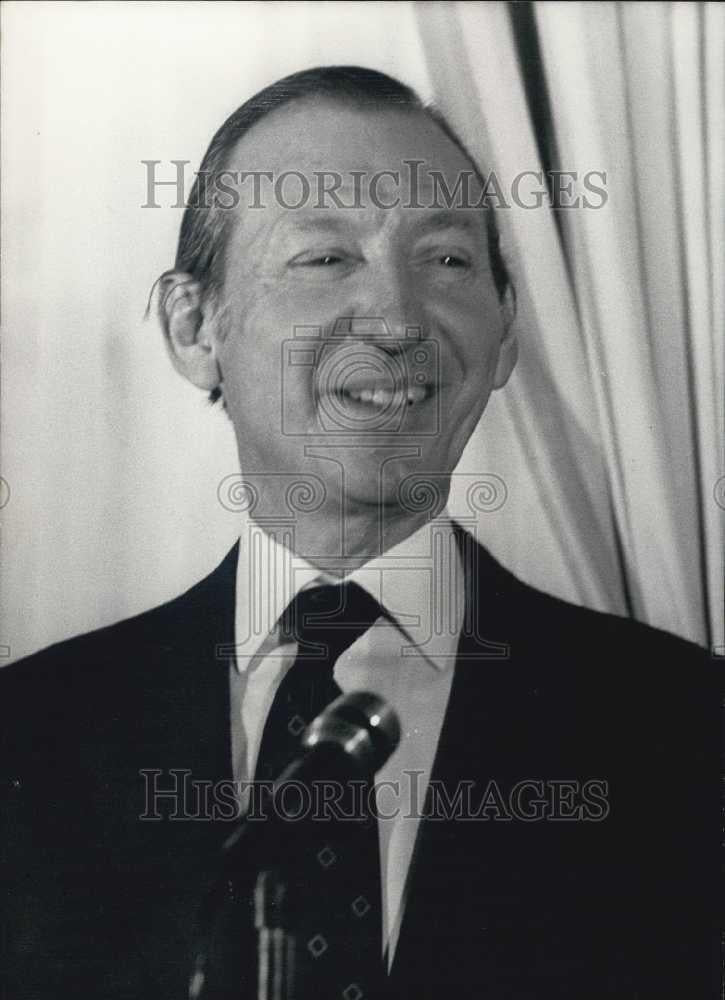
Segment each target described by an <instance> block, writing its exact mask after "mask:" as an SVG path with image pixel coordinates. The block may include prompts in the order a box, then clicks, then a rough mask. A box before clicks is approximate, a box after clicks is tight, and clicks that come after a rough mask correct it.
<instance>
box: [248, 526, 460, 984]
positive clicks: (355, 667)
mask: <svg viewBox="0 0 725 1000" xmlns="http://www.w3.org/2000/svg"><path fill="white" fill-rule="evenodd" d="M292 530H293V529H292V528H291V527H290V526H285V525H282V526H280V525H277V526H269V525H265V527H264V528H261V527H260V526H259V525H258V524H256V523H255V522H252V521H251V520H250V521H248V522H247V525H246V527H245V530H244V531H242V534H241V538H240V548H239V563H238V568H237V598H236V620H235V652H236V662H235V663H233V664H232V665H231V670H230V687H231V716H232V717H231V731H232V755H233V765H234V777H235V780H236V781H239V782H242V783H244V782H249V781H250V780H251V779H252V778H253V776H254V770H255V765H256V761H257V755H258V752H259V746H260V743H261V739H262V732H263V729H264V723H265V721H266V718H267V714H268V713H269V710H270V707H271V705H272V701H273V700H274V695H275V692H276V690H277V687H278V685H279V684H280V682H281V680H282V678H283V677H284V675H285V673H286V672H287V670H289V668H290V667H291V666H292V664H293V662H294V660H295V656H296V651H297V646H296V644H294V643H293V644H286V645H280V644H279V639H278V637H277V628H276V626H277V622H278V621H279V618H280V616H281V614H282V612H283V611H284V610H285V608H286V607H287V605H288V604H289V602H290V601H291V600H292V599H293V598H294V597H295V596H296V594H297V593H298V592H299V591H300V590H302V589H303V588H304V587H306V586H310V585H311V584H313V583H317V584H322V583H330V582H332V583H339V582H340V580H339V579H336V578H331V577H329V576H328V575H327V574H325V573H323V572H321V571H320V570H319V569H318V568H316V567H314V566H312V565H311V564H310V563H308V562H307V561H306V560H304V559H302V558H301V557H299V556H297V555H295V554H294V553H293V552H292V550H291V548H290V544H291V540H292V539H291V531H292ZM345 579H347V580H352V581H354V582H355V583H357V584H359V585H360V586H361V587H364V588H365V590H367V591H368V592H369V593H370V594H371V595H372V596H373V597H374V598H375V599H376V600H377V601H379V603H380V604H381V605H383V606H384V607H385V609H386V611H387V612H388V613H389V614H390V616H391V617H392V618H393V619H394V620H395V624H393V622H390V621H388V620H386V619H385V618H383V617H381V618H379V619H378V620H377V621H376V622H375V624H374V625H373V626H372V627H371V628H370V629H368V631H367V632H366V633H365V634H364V635H363V636H361V637H360V638H359V639H358V640H357V641H356V642H354V643H353V644H352V645H351V646H350V647H349V649H347V650H346V651H345V652H344V653H343V654H342V655H341V656H340V657H339V658H338V660H337V662H336V663H335V668H334V678H335V681H336V683H337V685H338V686H339V687H340V689H341V690H342V691H343V692H344V693H348V692H351V691H356V690H365V691H372V692H374V693H375V694H378V695H379V696H380V697H381V698H383V699H385V701H386V702H388V703H389V704H391V705H392V706H393V708H395V710H396V712H397V713H398V716H399V718H400V724H401V731H402V735H401V740H400V744H399V746H398V748H397V750H396V751H395V752H394V753H393V754H392V756H391V757H390V758H389V760H388V761H387V763H386V764H385V765H384V766H383V767H382V768H381V769H380V771H379V772H378V773H377V775H376V778H375V784H376V790H377V803H378V811H379V822H378V828H379V831H380V856H381V864H382V879H381V881H382V887H383V950H384V951H385V950H386V949H387V959H388V964H389V965H390V964H391V963H392V960H393V955H394V952H395V947H396V945H397V941H398V935H399V931H400V924H401V920H402V916H403V910H404V905H405V892H406V882H407V878H408V872H409V868H410V863H411V858H412V856H413V849H414V846H415V839H416V835H417V832H418V816H417V815H414V814H413V813H414V812H420V810H421V809H422V807H423V802H424V799H425V793H426V789H427V787H428V781H429V779H430V774H431V769H432V766H433V759H434V756H435V752H436V748H437V745H438V738H439V736H440V731H441V726H442V723H443V717H444V715H445V711H446V706H447V704H448V696H449V694H450V689H451V682H452V679H453V667H454V664H455V657H456V650H457V648H458V638H459V635H460V631H461V627H462V623H463V614H464V606H463V594H464V588H463V570H462V566H461V560H460V555H459V553H458V547H457V544H456V539H455V535H454V533H453V528H452V526H451V523H450V519H449V517H448V514H447V512H444V513H443V514H442V515H441V516H440V517H439V518H437V519H436V520H435V521H434V522H432V523H431V524H428V525H425V526H423V527H422V528H420V529H419V530H418V531H416V532H415V533H414V534H412V535H410V536H409V537H408V538H406V539H405V540H404V541H402V542H400V543H399V544H398V545H396V546H394V547H393V548H391V549H389V550H388V551H387V552H386V553H385V554H384V555H382V556H380V557H377V558H375V559H371V560H370V562H368V563H366V564H365V565H364V566H363V567H361V568H360V569H357V570H355V571H354V572H352V573H350V574H349V575H348V576H347V577H345ZM411 799H412V802H411ZM416 802H417V809H416Z"/></svg>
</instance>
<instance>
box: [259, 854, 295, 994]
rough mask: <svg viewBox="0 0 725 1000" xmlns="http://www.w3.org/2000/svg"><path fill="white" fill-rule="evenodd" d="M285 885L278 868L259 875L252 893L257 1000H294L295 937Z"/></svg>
mask: <svg viewBox="0 0 725 1000" xmlns="http://www.w3.org/2000/svg"><path fill="white" fill-rule="evenodd" d="M286 904H287V885H286V883H285V881H284V879H283V877H282V874H281V872H280V870H279V869H278V868H268V869H266V870H263V871H260V873H259V875H258V876H257V884H256V886H255V890H254V924H255V927H256V928H257V935H258V936H257V955H258V964H257V968H258V978H257V1000H294V993H295V988H294V987H295V972H296V969H295V936H294V934H293V933H292V931H291V929H290V928H289V927H288V923H289V921H288V914H287V905H286Z"/></svg>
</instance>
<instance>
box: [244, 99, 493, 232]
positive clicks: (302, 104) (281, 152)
mask: <svg viewBox="0 0 725 1000" xmlns="http://www.w3.org/2000/svg"><path fill="white" fill-rule="evenodd" d="M226 167H227V169H228V170H229V171H232V172H234V173H236V174H237V182H238V183H239V182H240V181H242V180H243V183H242V184H241V188H240V193H241V202H240V207H241V208H245V207H246V208H254V209H256V210H257V211H261V210H263V209H269V208H271V209H273V210H276V211H280V210H281V211H299V210H302V209H305V210H308V209H310V208H311V207H312V208H319V209H320V210H321V211H323V212H324V211H326V210H334V209H336V208H337V209H340V208H347V209H354V210H357V209H364V208H369V209H370V210H378V211H385V210H386V209H387V210H392V209H393V208H398V207H400V208H403V209H405V208H409V207H410V208H413V209H416V210H417V209H418V207H419V206H420V207H421V208H422V207H424V206H425V207H427V206H431V205H433V206H434V207H444V206H445V204H446V201H447V200H450V198H451V196H453V207H454V209H455V208H456V207H458V206H460V205H463V204H464V201H465V203H466V205H467V206H469V207H470V204H471V203H474V202H475V201H476V199H477V198H478V196H479V195H480V193H481V190H482V186H481V183H480V178H479V176H478V174H477V172H476V169H475V167H474V165H473V164H472V163H471V161H470V159H469V158H468V157H467V156H466V154H465V153H464V152H463V150H461V149H460V148H459V147H458V146H457V145H456V143H455V142H453V141H452V140H451V139H450V138H449V137H448V136H447V135H446V134H445V132H444V131H443V130H442V129H441V128H440V126H439V125H438V124H437V123H436V122H435V121H434V120H433V119H432V118H431V117H430V116H428V115H427V114H426V113H425V112H423V111H419V110H417V109H405V108H401V109H397V108H368V107H364V108H360V107H356V106H348V105H346V104H343V103H342V102H338V101H335V100H331V99H330V98H322V99H319V100H315V99H314V98H304V99H300V100H297V101H293V102H291V103H290V104H288V105H286V106H284V107H282V108H279V109H277V110H276V111H274V112H271V113H270V114H269V115H268V116H267V117H265V118H264V119H262V121H260V122H258V123H257V124H256V125H254V126H253V127H252V128H251V129H250V130H249V132H248V133H247V134H246V135H245V136H243V137H242V138H241V139H240V140H239V142H238V143H237V145H236V147H235V148H234V150H233V151H232V152H231V154H230V155H229V157H228V160H227V163H226Z"/></svg>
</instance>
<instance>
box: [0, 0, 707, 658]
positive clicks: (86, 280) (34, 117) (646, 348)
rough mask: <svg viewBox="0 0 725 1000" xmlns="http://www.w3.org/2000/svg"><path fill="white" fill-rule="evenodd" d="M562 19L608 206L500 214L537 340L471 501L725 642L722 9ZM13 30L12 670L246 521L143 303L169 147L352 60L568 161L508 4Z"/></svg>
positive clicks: (292, 11) (99, 15)
mask: <svg viewBox="0 0 725 1000" xmlns="http://www.w3.org/2000/svg"><path fill="white" fill-rule="evenodd" d="M535 8H536V25H537V28H538V32H539V39H540V46H541V53H542V57H543V64H544V70H545V75H546V84H547V87H548V90H549V96H550V101H551V107H552V116H553V124H554V131H555V135H556V141H557V149H558V160H559V162H558V163H557V166H559V168H560V169H563V170H577V171H579V172H580V173H583V172H586V171H587V170H606V171H607V176H608V184H607V190H608V195H609V198H608V202H607V205H606V206H605V207H604V208H602V209H601V210H598V211H589V212H586V211H571V212H570V213H568V214H567V215H566V218H565V219H563V220H561V221H562V223H563V225H562V226H561V227H560V228H559V227H557V223H556V220H555V218H554V214H553V213H552V212H551V210H549V209H547V208H542V209H540V210H535V211H526V210H519V209H516V208H512V209H511V210H510V211H506V212H499V213H498V214H499V217H500V218H501V226H502V229H503V232H504V242H505V246H506V249H507V251H508V252H509V255H510V257H511V259H512V262H513V268H514V273H515V279H516V284H517V288H518V297H519V318H518V325H519V333H520V340H521V361H520V365H519V369H518V371H517V373H516V374H515V376H514V378H513V379H512V382H511V383H510V385H509V387H507V389H506V390H504V392H502V393H499V394H497V396H496V397H495V399H494V401H493V402H492V404H491V407H490V409H489V411H487V413H486V415H485V416H484V419H483V422H482V425H481V428H480V429H479V431H478V432H477V434H476V435H475V437H474V439H473V440H472V442H471V444H470V446H469V448H468V449H467V452H466V455H465V456H464V460H463V462H462V463H461V466H460V468H459V470H458V473H459V475H458V477H457V478H456V483H455V489H454V497H453V502H452V508H453V510H454V513H457V514H458V515H460V516H461V517H462V518H463V519H464V520H465V521H466V523H473V522H474V521H475V522H477V529H478V532H479V536H480V538H481V540H482V541H483V542H484V543H485V544H487V545H488V546H489V547H490V548H491V549H492V551H493V552H494V553H495V554H496V555H497V556H498V557H499V558H500V559H501V560H502V561H503V562H504V563H505V564H506V565H508V566H509V567H510V568H511V569H513V570H514V571H515V572H517V573H518V574H519V575H520V576H522V577H523V578H524V579H526V580H528V581H530V582H531V583H533V584H535V585H537V586H540V587H542V588H544V589H546V590H549V591H551V592H554V593H556V594H559V595H560V596H562V597H565V598H567V599H570V600H573V601H576V602H578V603H582V604H587V605H590V606H592V607H597V608H602V609H605V610H612V611H617V612H619V613H631V614H633V615H635V617H637V618H640V619H642V620H644V621H648V622H651V623H653V624H656V625H660V626H662V627H666V628H669V629H670V630H672V631H674V632H677V633H679V634H682V635H685V636H688V637H689V638H692V639H695V640H697V641H699V642H701V643H703V644H707V643H711V644H713V645H718V646H722V644H723V637H722V625H721V615H720V610H719V609H720V607H721V602H722V572H721V570H722V564H721V552H722V522H721V520H720V518H721V516H722V510H721V507H720V506H718V501H719V503H720V505H725V499H724V497H725V490H723V480H722V479H721V477H722V476H723V473H724V472H725V468H724V465H723V461H722V456H721V454H720V451H719V440H720V437H719V430H720V427H721V423H722V411H721V388H722V360H721V349H720V343H719V337H720V335H721V332H722V329H723V318H724V317H723V226H724V225H725V221H724V212H723V207H724V206H723V179H724V178H723V149H724V148H725V144H724V141H723V140H724V135H723V132H724V124H723V102H722V94H723V92H725V88H724V81H723V51H724V49H723V40H724V39H723V35H724V29H723V9H722V8H721V7H719V6H717V5H710V6H707V5H704V6H701V5H698V4H693V5H683V6H679V5H675V6H672V5H668V4H647V5H636V4H632V5H629V4H623V5H618V4H603V5H593V4H575V3H567V4H561V5H559V4H536V5H535ZM645 36H646V39H647V41H646V44H642V38H643V37H645ZM3 39H4V43H3V106H2V120H3V137H2V138H3V142H2V168H3V169H2V195H3V222H2V227H3V229H2V246H3V275H2V301H3V342H2V436H1V438H0V444H1V449H2V450H1V457H0V474H2V477H3V479H4V482H5V486H4V487H3V491H2V492H0V504H3V506H2V510H1V511H0V517H1V518H2V550H3V562H2V577H1V584H2V593H1V598H2V627H1V630H0V657H2V660H0V662H2V661H3V660H4V662H9V661H10V660H12V659H15V658H17V657H19V656H22V655H24V654H26V653H28V652H31V651H32V650H34V649H38V648H40V647H41V646H44V645H47V644H48V643H49V642H53V641H56V640H58V639H61V638H64V637H66V636H69V635H72V634H75V633H78V632H81V631H85V630H87V629H90V628H93V627H96V626H99V625H103V624H107V623H109V622H111V621H114V620H117V619H119V618H121V617H124V616H126V615H128V614H132V613H135V612H138V611H141V610H143V609H144V608H147V607H149V606H151V605H153V604H154V603H158V602H159V601H162V600H165V599H168V598H170V597H172V596H174V595H175V594H177V593H179V592H180V591H181V590H182V589H184V588H185V587H186V586H188V585H190V584H192V583H193V582H194V581H195V580H196V579H198V578H199V577H200V576H201V575H202V574H203V573H205V572H207V571H208V570H209V569H211V568H212V567H213V566H214V565H215V564H216V562H217V561H218V560H219V558H220V557H221V555H222V554H223V553H224V552H225V551H226V548H227V547H228V545H230V544H231V542H232V541H233V539H234V537H235V536H236V534H237V533H238V531H239V515H238V514H236V513H234V512H233V510H229V509H228V508H229V507H230V506H232V507H233V504H228V503H227V504H226V505H225V503H223V502H220V498H219V487H220V483H222V481H223V480H224V479H225V477H227V476H229V475H230V474H233V473H235V472H236V470H237V465H236V456H235V450H234V445H233V439H232V434H231V430H230V427H229V425H228V422H227V421H226V418H225V417H224V416H223V414H222V413H221V412H219V411H217V410H212V409H210V408H209V407H208V406H207V405H206V403H205V401H204V400H203V398H202V397H201V396H200V394H198V393H197V392H196V391H195V390H193V389H192V388H191V387H190V386H187V385H186V384H185V383H183V382H182V381H181V380H180V379H179V378H178V377H177V376H176V375H175V374H174V373H173V372H172V370H171V367H170V364H169V363H168V361H167V358H166V357H165V353H164V348H163V344H162V339H161V334H160V332H159V330H158V329H157V328H156V325H155V324H154V323H153V322H149V323H144V322H143V319H142V317H143V312H144V308H145V305H146V298H147V294H148V290H149V288H150V286H151V284H152V283H153V281H154V279H155V277H156V276H157V275H158V274H159V273H160V272H161V271H163V270H164V269H165V268H166V267H168V266H170V264H171V263H172V262H173V257H174V250H175V240H176V234H177V231H178V226H179V223H180V220H181V211H180V210H179V209H174V208H172V207H170V206H171V205H173V199H172V198H171V197H167V198H164V197H163V196H162V194H161V193H160V194H159V198H158V200H159V202H160V203H161V205H162V206H163V207H161V208H158V209H144V208H142V207H141V206H142V205H143V204H144V202H145V201H146V171H145V168H144V167H143V165H142V162H141V161H143V160H159V161H162V164H166V165H167V168H166V169H167V172H166V175H165V176H166V177H167V178H168V179H172V177H173V171H172V168H171V166H170V161H171V160H189V161H191V162H190V165H189V166H188V168H187V178H188V183H187V189H188V187H189V186H190V184H191V181H192V179H193V178H192V171H193V170H194V169H196V168H197V167H198V164H199V162H200V159H201V156H202V155H203V152H204V149H205V148H206V144H207V143H208V140H209V138H210V137H211V135H212V133H213V132H214V131H215V129H216V128H217V126H218V125H219V124H220V123H221V121H222V120H223V119H224V118H225V117H226V116H227V114H229V112H230V111H231V110H233V109H234V108H235V107H236V106H237V105H238V104H240V103H241V102H242V101H243V100H245V99H246V98H247V97H248V96H250V95H251V94H252V93H253V92H254V91H255V90H257V89H259V88H260V87H261V86H263V85H265V84H267V83H269V82H271V81H272V80H274V79H276V78H278V77H280V76H282V75H284V74H285V73H288V72H292V71H294V70H297V69H302V68H304V67H307V66H313V65H317V64H323V63H340V62H346V63H360V64H363V65H368V66H372V67H375V68H378V69H381V70H383V71H386V72H389V73H392V74H393V75H395V76H398V77H400V78H402V79H404V80H405V81H406V82H409V83H410V84H412V85H413V86H414V87H416V88H417V89H418V90H419V91H420V92H421V93H422V95H423V96H424V97H434V98H435V99H436V101H437V102H438V103H439V104H440V106H441V107H442V108H443V109H444V110H445V111H446V112H447V113H448V114H449V115H450V117H451V119H452V120H453V122H454V124H455V125H456V127H457V128H458V129H459V130H460V132H461V133H462V134H463V136H464V138H465V139H466V141H467V143H468V144H469V146H470V148H471V149H472V151H473V152H474V154H475V155H476V156H478V157H479V158H480V160H481V163H482V165H484V167H485V169H495V170H496V172H497V174H498V175H499V176H500V177H509V178H510V177H512V176H515V175H516V174H517V173H519V172H521V171H523V170H537V169H539V152H538V149H537V143H536V139H535V135H534V131H533V129H532V126H531V124H530V118H529V113H528V110H527V104H526V97H525V90H524V86H523V83H522V77H521V73H520V68H519V63H518V61H517V54H516V45H515V38H514V35H513V32H512V29H511V24H510V20H509V13H508V8H507V5H505V4H497V3H493V4H474V3H469V4H423V5H420V6H415V5H412V4H407V3H397V4H383V3H381V4H375V3H372V4H355V3H345V4H337V3H333V4H307V3H300V4H271V3H270V4H250V3H229V4H222V3H220V4H217V3H206V4H198V3H175V4H164V3H146V4H132V3H106V4H81V3H67V4H66V3H59V4H46V3H36V4H20V3H8V4H6V5H5V7H4V12H3ZM162 169H163V168H162V167H159V177H161V176H162V173H161V171H162ZM160 190H161V191H163V190H164V189H160ZM167 190H170V189H167ZM522 190H525V189H522ZM481 482H483V483H488V484H489V486H490V490H489V493H488V494H487V495H486V494H485V493H484V494H481V495H480V496H479V502H478V503H477V504H475V505H473V507H472V506H471V492H470V489H469V487H470V486H471V485H472V484H475V483H481ZM2 486H3V484H2V483H0V487H2ZM222 494H223V488H222ZM481 497H482V499H481ZM222 498H223V496H222ZM583 655H585V652H583Z"/></svg>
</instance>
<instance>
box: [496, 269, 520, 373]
mask: <svg viewBox="0 0 725 1000" xmlns="http://www.w3.org/2000/svg"><path fill="white" fill-rule="evenodd" d="M501 309H502V313H503V337H502V338H501V343H500V345H499V351H498V362H497V364H496V371H495V373H494V379H493V388H494V389H502V388H503V387H504V386H505V385H506V383H507V382H508V380H509V378H510V376H511V372H512V371H513V370H514V368H515V367H516V362H517V360H518V357H519V342H518V338H517V336H516V324H515V322H514V320H515V319H516V296H515V293H514V290H513V288H512V287H511V285H509V286H508V288H507V289H506V291H505V293H504V296H503V299H502V302H501Z"/></svg>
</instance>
